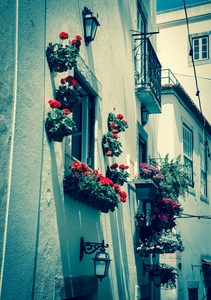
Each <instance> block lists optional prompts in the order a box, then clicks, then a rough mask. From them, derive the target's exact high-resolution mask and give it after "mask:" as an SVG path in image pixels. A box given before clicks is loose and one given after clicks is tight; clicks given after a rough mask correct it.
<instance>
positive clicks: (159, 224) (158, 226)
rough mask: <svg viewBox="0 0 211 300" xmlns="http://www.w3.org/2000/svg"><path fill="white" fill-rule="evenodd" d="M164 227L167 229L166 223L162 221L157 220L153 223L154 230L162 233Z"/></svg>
mask: <svg viewBox="0 0 211 300" xmlns="http://www.w3.org/2000/svg"><path fill="white" fill-rule="evenodd" d="M164 227H165V225H164V223H163V222H162V221H160V220H155V221H154V222H153V229H154V230H156V231H161V230H163V229H164Z"/></svg>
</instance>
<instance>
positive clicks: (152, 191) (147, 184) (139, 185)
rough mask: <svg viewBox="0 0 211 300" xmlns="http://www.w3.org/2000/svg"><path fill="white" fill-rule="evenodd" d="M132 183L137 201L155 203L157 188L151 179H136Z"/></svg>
mask: <svg viewBox="0 0 211 300" xmlns="http://www.w3.org/2000/svg"><path fill="white" fill-rule="evenodd" d="M132 183H134V184H135V187H136V196H137V199H138V200H140V201H143V202H145V203H147V202H148V203H149V202H155V200H156V191H157V189H158V186H157V185H156V184H155V183H154V181H153V180H152V179H136V180H133V181H132Z"/></svg>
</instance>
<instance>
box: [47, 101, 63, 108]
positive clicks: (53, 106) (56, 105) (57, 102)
mask: <svg viewBox="0 0 211 300" xmlns="http://www.w3.org/2000/svg"><path fill="white" fill-rule="evenodd" d="M48 103H49V104H50V107H51V108H59V107H60V106H61V103H60V102H59V101H57V100H49V101H48Z"/></svg>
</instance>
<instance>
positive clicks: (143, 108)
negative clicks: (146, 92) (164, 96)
mask: <svg viewBox="0 0 211 300" xmlns="http://www.w3.org/2000/svg"><path fill="white" fill-rule="evenodd" d="M148 118H149V111H148V110H147V109H146V106H145V105H144V104H142V105H141V123H142V125H143V126H144V125H146V124H147V122H148Z"/></svg>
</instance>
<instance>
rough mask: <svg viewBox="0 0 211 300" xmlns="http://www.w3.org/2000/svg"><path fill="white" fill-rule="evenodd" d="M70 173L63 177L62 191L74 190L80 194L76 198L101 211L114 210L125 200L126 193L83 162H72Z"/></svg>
mask: <svg viewBox="0 0 211 300" xmlns="http://www.w3.org/2000/svg"><path fill="white" fill-rule="evenodd" d="M70 169H71V171H72V172H71V174H69V175H68V176H65V178H64V192H65V193H67V194H69V195H70V197H71V192H72V191H76V192H78V193H80V195H82V197H79V198H78V199H77V200H78V201H81V202H83V203H85V204H87V205H90V206H92V207H94V208H96V209H98V210H101V211H102V212H108V211H109V210H110V211H114V210H115V207H118V204H119V203H120V202H126V197H127V194H126V193H125V192H124V191H121V190H120V188H119V185H118V184H114V183H113V182H112V181H111V180H110V179H109V178H106V177H104V176H103V175H102V174H99V173H98V171H97V170H93V171H91V170H90V169H89V168H88V167H87V166H86V165H85V164H81V163H79V162H76V163H74V164H73V165H72V166H71V167H70Z"/></svg>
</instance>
